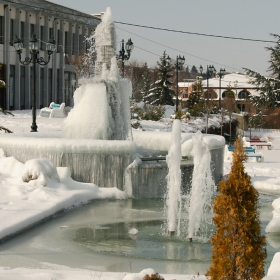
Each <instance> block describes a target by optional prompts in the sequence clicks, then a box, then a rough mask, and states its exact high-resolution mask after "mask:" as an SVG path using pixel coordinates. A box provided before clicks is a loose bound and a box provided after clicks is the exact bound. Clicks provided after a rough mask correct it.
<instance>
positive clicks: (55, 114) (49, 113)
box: [40, 102, 66, 118]
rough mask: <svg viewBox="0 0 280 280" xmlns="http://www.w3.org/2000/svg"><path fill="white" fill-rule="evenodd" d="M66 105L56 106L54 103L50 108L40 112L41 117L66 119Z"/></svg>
mask: <svg viewBox="0 0 280 280" xmlns="http://www.w3.org/2000/svg"><path fill="white" fill-rule="evenodd" d="M64 109H65V103H61V104H55V103H54V102H52V103H51V104H50V106H49V107H45V108H42V109H41V110H40V116H41V117H45V118H64V117H65V116H66V115H65V112H64Z"/></svg>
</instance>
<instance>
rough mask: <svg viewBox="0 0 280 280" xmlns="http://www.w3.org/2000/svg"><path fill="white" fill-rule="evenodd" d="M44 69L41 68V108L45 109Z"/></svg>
mask: <svg viewBox="0 0 280 280" xmlns="http://www.w3.org/2000/svg"><path fill="white" fill-rule="evenodd" d="M44 90H45V88H44V68H40V95H39V96H40V103H39V104H40V108H43V104H44Z"/></svg>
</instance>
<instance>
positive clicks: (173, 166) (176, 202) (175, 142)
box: [165, 120, 182, 236]
mask: <svg viewBox="0 0 280 280" xmlns="http://www.w3.org/2000/svg"><path fill="white" fill-rule="evenodd" d="M166 162H167V165H168V175H167V194H166V197H165V200H166V210H165V211H166V215H167V227H168V233H169V235H174V233H175V231H176V228H177V235H178V236H179V235H180V220H181V219H180V218H181V217H180V216H181V205H182V204H181V168H180V165H181V122H180V121H179V120H174V122H173V126H172V134H171V145H170V149H169V152H168V155H167V157H166Z"/></svg>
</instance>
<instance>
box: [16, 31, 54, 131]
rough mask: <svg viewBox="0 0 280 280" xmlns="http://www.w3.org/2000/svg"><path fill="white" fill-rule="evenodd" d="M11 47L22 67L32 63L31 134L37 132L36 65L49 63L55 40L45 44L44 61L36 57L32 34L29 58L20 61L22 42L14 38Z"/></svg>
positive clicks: (35, 44) (36, 44)
mask: <svg viewBox="0 0 280 280" xmlns="http://www.w3.org/2000/svg"><path fill="white" fill-rule="evenodd" d="M13 47H14V49H15V51H16V52H17V54H18V56H19V61H20V63H21V64H23V65H29V64H30V63H31V62H32V63H33V86H34V89H33V94H32V125H31V132H37V127H38V126H37V124H36V94H35V89H36V69H35V65H36V63H38V64H40V65H44V66H45V65H47V64H48V63H49V62H50V58H51V55H52V53H53V52H54V51H56V45H55V40H54V39H50V40H49V42H48V43H46V51H47V52H48V60H47V61H46V60H44V59H43V57H38V54H39V44H38V40H37V38H36V35H35V34H33V37H32V39H31V40H30V42H29V50H30V54H31V58H30V57H26V58H25V59H24V60H21V53H22V50H23V44H22V41H21V40H20V39H19V38H18V37H17V36H16V39H15V40H14V43H13Z"/></svg>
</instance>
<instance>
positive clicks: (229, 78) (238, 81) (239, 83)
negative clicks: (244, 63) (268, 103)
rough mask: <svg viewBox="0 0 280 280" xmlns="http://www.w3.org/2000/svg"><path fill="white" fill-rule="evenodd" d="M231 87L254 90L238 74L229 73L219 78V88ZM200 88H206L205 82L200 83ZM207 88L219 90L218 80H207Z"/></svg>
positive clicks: (245, 79) (245, 77)
mask: <svg viewBox="0 0 280 280" xmlns="http://www.w3.org/2000/svg"><path fill="white" fill-rule="evenodd" d="M229 85H230V86H231V87H232V88H237V89H243V88H254V86H253V85H251V84H249V78H248V77H247V76H245V75H243V74H239V73H231V74H227V75H224V76H223V77H222V78H221V87H222V88H226V87H228V86H229ZM202 86H203V87H207V80H203V81H202ZM208 86H209V87H214V88H219V87H220V78H219V77H218V78H212V79H208Z"/></svg>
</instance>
